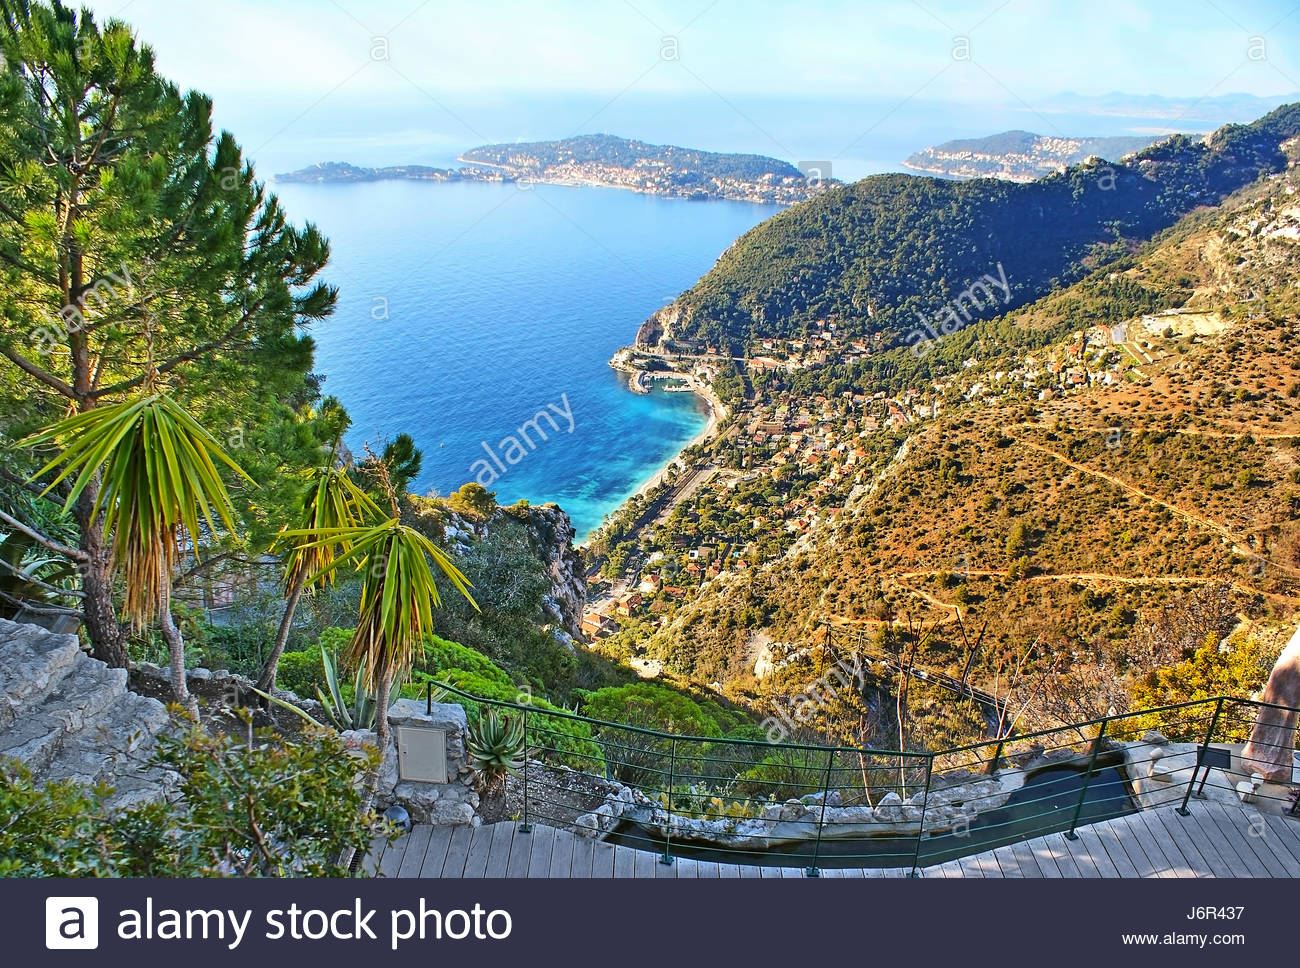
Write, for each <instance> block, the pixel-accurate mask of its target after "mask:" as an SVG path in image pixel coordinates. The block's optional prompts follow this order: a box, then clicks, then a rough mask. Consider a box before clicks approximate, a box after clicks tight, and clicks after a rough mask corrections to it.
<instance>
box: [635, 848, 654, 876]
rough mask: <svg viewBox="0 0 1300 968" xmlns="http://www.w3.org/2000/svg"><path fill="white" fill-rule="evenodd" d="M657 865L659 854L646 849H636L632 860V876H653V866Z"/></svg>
mask: <svg viewBox="0 0 1300 968" xmlns="http://www.w3.org/2000/svg"><path fill="white" fill-rule="evenodd" d="M658 865H659V855H658V854H652V853H650V851H648V850H638V851H637V852H636V857H635V858H633V861H632V876H633V877H636V878H647V879H649V878H653V877H654V876H655V867H657V866H658Z"/></svg>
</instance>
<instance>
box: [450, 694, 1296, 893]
mask: <svg viewBox="0 0 1300 968" xmlns="http://www.w3.org/2000/svg"><path fill="white" fill-rule="evenodd" d="M443 688H445V689H446V691H447V692H448V693H449V694H451V695H453V696H456V697H459V698H461V699H463V700H466V701H467V703H468V704H473V705H474V706H475V707H477V706H492V707H496V708H499V709H502V710H505V711H507V712H511V711H512V712H513V713H515V714H517V715H521V716H522V717H523V719H524V737H525V740H524V743H525V756H524V759H525V763H526V764H527V763H539V764H540V765H541V766H543V767H546V766H551V767H555V766H559V767H563V768H567V769H575V768H577V769H580V770H582V771H584V772H587V773H588V774H590V775H593V776H603V778H604V779H605V780H606V781H609V782H610V783H611V784H615V783H616V784H619V785H621V786H622V787H624V788H625V789H626V788H631V789H633V790H635V791H638V792H639V794H640V795H641V797H642V800H640V801H638V803H639V806H638V810H637V811H633V812H632V819H630V820H628V819H623V817H622V816H620V817H619V818H618V822H617V823H616V824H615V825H614V826H613V827H612V828H611V829H606V830H600V831H598V835H603V836H605V838H606V839H607V840H613V841H614V842H616V843H623V844H625V845H627V846H632V847H641V848H643V849H646V850H652V851H654V852H655V853H657V854H658V855H659V859H660V861H661V862H663V863H665V864H671V863H673V861H674V859H675V857H676V856H702V857H705V858H712V859H715V860H728V861H729V862H736V863H744V864H750V863H754V864H759V865H763V864H772V863H785V862H792V861H793V860H794V859H796V858H797V859H799V861H800V862H801V863H802V864H803V866H804V873H805V874H806V875H807V876H809V877H817V876H819V873H820V868H821V867H822V866H823V865H824V864H826V863H831V864H835V865H841V866H843V865H851V866H858V865H870V866H881V864H882V863H885V862H888V864H889V865H890V866H900V867H907V868H909V870H910V872H911V874H912V875H913V876H915V875H917V874H919V871H920V869H921V868H922V867H924V866H928V865H929V864H930V863H935V862H942V861H943V860H947V859H954V858H956V857H959V856H964V855H966V854H970V853H976V852H978V851H982V850H986V849H991V848H992V847H994V846H1000V845H1002V844H1007V843H1014V842H1017V841H1022V840H1028V839H1032V838H1034V837H1038V836H1042V835H1044V834H1048V833H1053V832H1063V833H1064V834H1065V836H1066V837H1070V838H1072V837H1074V836H1076V834H1075V831H1076V828H1078V827H1079V826H1086V825H1087V824H1089V823H1092V822H1095V821H1096V820H1097V819H1105V818H1108V817H1112V816H1120V815H1122V814H1124V813H1131V812H1134V811H1135V810H1137V809H1141V808H1142V807H1143V805H1144V802H1143V797H1142V796H1141V795H1138V794H1135V793H1130V787H1132V788H1133V789H1136V786H1137V784H1136V782H1135V778H1134V777H1132V776H1129V777H1127V779H1126V778H1125V776H1124V775H1123V773H1122V772H1120V771H1119V770H1118V767H1119V766H1121V765H1123V764H1125V763H1126V762H1127V761H1128V759H1127V758H1126V755H1125V752H1124V751H1125V750H1127V753H1128V755H1129V757H1134V756H1136V754H1137V753H1138V752H1145V751H1149V755H1150V756H1151V757H1152V760H1151V762H1152V763H1153V764H1154V762H1155V760H1154V757H1155V752H1154V751H1155V750H1156V749H1158V748H1159V747H1160V746H1161V745H1162V743H1160V742H1159V741H1158V740H1161V739H1164V738H1165V737H1166V736H1168V738H1169V741H1176V742H1181V743H1184V744H1192V745H1193V746H1194V754H1195V755H1194V768H1193V769H1192V771H1191V778H1190V781H1189V782H1187V784H1186V786H1185V787H1183V786H1181V785H1180V786H1179V787H1178V793H1179V798H1181V805H1180V806H1179V807H1178V812H1179V813H1181V814H1183V815H1184V816H1186V815H1187V813H1186V811H1188V810H1189V804H1190V803H1191V802H1192V801H1193V800H1194V799H1202V798H1205V797H1207V796H1210V797H1213V796H1214V795H1215V794H1219V795H1220V796H1221V797H1223V798H1226V797H1227V796H1230V795H1232V796H1235V795H1237V794H1239V793H1241V791H1240V790H1239V789H1238V786H1239V785H1238V786H1233V785H1232V783H1231V779H1230V777H1229V782H1228V783H1227V784H1225V783H1224V782H1223V778H1224V774H1223V773H1222V772H1221V771H1220V772H1217V773H1216V772H1215V770H1214V769H1213V768H1212V764H1213V763H1214V762H1222V756H1218V757H1217V758H1216V756H1212V755H1211V753H1212V751H1214V750H1215V744H1216V743H1218V744H1220V745H1222V744H1224V743H1240V742H1243V741H1244V739H1245V738H1246V736H1247V735H1248V733H1249V728H1250V727H1251V726H1253V724H1254V721H1255V714H1256V713H1257V712H1258V710H1260V709H1264V708H1268V709H1276V710H1282V711H1287V712H1297V713H1300V710H1297V709H1294V708H1292V707H1288V706H1283V705H1279V704H1276V703H1268V702H1264V701H1262V700H1253V699H1250V700H1248V699H1239V698H1235V697H1227V696H1217V697H1212V698H1207V699H1199V700H1189V701H1187V702H1181V703H1173V704H1170V705H1167V706H1161V707H1157V708H1154V709H1144V710H1139V711H1136V712H1131V713H1123V714H1118V715H1107V716H1102V717H1098V718H1095V719H1090V720H1085V721H1082V722H1077V723H1065V724H1062V725H1060V726H1057V727H1051V728H1046V729H1040V730H1035V731H1033V732H1029V733H1021V734H1016V735H1012V736H999V737H992V738H989V739H983V740H980V741H978V742H975V743H969V744H965V745H962V746H958V747H954V748H952V749H947V750H941V751H933V752H931V751H917V750H893V749H870V748H863V747H852V746H836V745H810V744H800V743H792V742H777V743H771V742H767V741H766V740H760V739H743V738H731V737H710V736H691V735H684V734H674V733H667V732H662V731H659V730H654V729H650V728H647V727H642V726H629V725H625V724H621V723H613V722H608V721H603V720H597V719H592V718H589V717H585V716H581V715H579V714H577V713H573V712H569V711H567V710H558V709H540V708H538V707H535V706H532V705H529V704H527V703H519V702H511V701H508V700H499V699H485V698H483V697H480V696H475V695H473V694H471V693H467V692H465V691H463V690H460V689H458V688H456V687H454V686H449V685H444V686H443ZM561 724H567V726H568V729H565V728H563V727H562V726H561ZM1153 729H1154V730H1157V731H1158V732H1159V733H1160V736H1159V737H1157V739H1156V740H1148V739H1147V736H1148V735H1149V733H1148V731H1149V730H1153ZM1116 744H1124V745H1123V747H1121V746H1119V745H1116ZM1256 745H1257V746H1258V747H1259V748H1261V749H1264V748H1273V747H1269V746H1268V745H1267V744H1256ZM1223 752H1224V751H1222V750H1219V751H1218V753H1220V754H1221V753H1223ZM1180 769H1185V767H1180ZM1111 771H1114V772H1113V773H1112V772H1111ZM1232 772H1235V773H1237V774H1240V773H1241V772H1242V771H1241V770H1240V769H1238V770H1234V771H1232ZM533 773H534V771H533V770H530V769H528V768H527V767H526V768H525V769H524V771H523V777H522V787H523V791H522V792H523V801H522V804H521V810H520V812H519V815H518V817H517V819H518V821H519V823H520V826H519V830H520V832H521V833H527V832H528V831H529V830H530V829H531V825H532V824H533V823H534V822H539V821H540V822H543V823H548V824H553V825H556V826H570V827H572V826H573V823H574V819H573V816H572V814H573V812H574V809H575V808H574V807H573V805H572V803H569V802H567V801H565V799H564V798H563V797H562V796H561V795H560V793H561V792H562V791H561V788H560V787H559V786H557V785H556V784H555V783H553V782H548V781H547V779H546V776H547V774H546V773H545V772H544V771H539V772H537V773H536V775H533ZM1049 774H1050V776H1049ZM1058 774H1059V776H1058ZM1035 777H1038V778H1043V777H1047V779H1043V780H1042V783H1041V784H1040V785H1038V786H1035V785H1034V784H1031V783H1030V782H1029V781H1030V780H1031V779H1033V778H1035ZM1053 784H1064V785H1063V786H1053ZM1206 790H1209V791H1210V793H1209V794H1208V795H1207V793H1206ZM965 794H969V795H968V796H967V795H965ZM612 795H613V794H610V796H612ZM1243 798H1245V795H1244V794H1243ZM1250 799H1255V800H1258V801H1263V802H1278V803H1282V804H1283V806H1286V807H1290V806H1291V805H1292V803H1293V802H1300V801H1297V798H1296V797H1295V796H1294V794H1292V793H1283V794H1281V795H1279V794H1277V793H1269V792H1265V791H1262V790H1254V791H1253V793H1251V794H1250ZM1167 802H1169V798H1168V797H1166V798H1165V799H1161V800H1159V803H1160V804H1161V805H1163V804H1165V803H1167ZM1172 802H1173V803H1177V802H1178V799H1173V800H1172ZM863 807H866V808H870V817H871V819H870V820H864V819H862V817H863V816H864V814H863V813H862V811H861V810H860V809H859V810H858V811H857V812H852V811H853V809H854V808H863ZM882 808H887V809H882ZM1284 812H1285V811H1284ZM850 814H851V816H850ZM747 822H752V824H751V828H746V829H752V830H771V831H772V833H771V834H770V835H762V834H759V833H753V834H751V835H750V836H748V839H744V838H733V839H732V840H731V841H728V840H727V839H726V837H716V836H715V837H712V839H710V838H708V837H705V836H703V834H702V831H703V830H705V829H706V828H708V829H713V828H720V829H722V830H723V831H724V832H725V830H727V829H731V830H733V831H738V830H740V829H741V828H742V827H744V825H745V824H746V823H747ZM764 824H766V826H764ZM962 830H964V831H965V832H964V833H959V831H962ZM777 831H780V834H779V835H778V833H777ZM795 832H798V836H794V833H795ZM963 838H964V840H963ZM736 858H750V860H746V861H741V860H737V859H736ZM804 862H806V863H804Z"/></svg>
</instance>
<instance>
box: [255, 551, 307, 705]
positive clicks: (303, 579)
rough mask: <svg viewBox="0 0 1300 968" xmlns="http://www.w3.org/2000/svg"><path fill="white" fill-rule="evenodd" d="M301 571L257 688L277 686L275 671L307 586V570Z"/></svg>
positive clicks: (264, 688) (295, 580) (291, 592)
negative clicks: (294, 615)
mask: <svg viewBox="0 0 1300 968" xmlns="http://www.w3.org/2000/svg"><path fill="white" fill-rule="evenodd" d="M299 571H300V572H301V573H300V574H299V575H298V577H297V578H295V579H294V582H293V586H292V587H291V588H290V589H289V598H288V600H287V601H286V602H285V605H284V617H283V618H281V619H280V630H279V631H278V632H276V634H275V645H274V646H273V647H272V648H271V655H270V657H269V658H268V659H267V660H266V665H265V666H263V667H262V674H261V675H260V676H259V677H258V679H257V688H258V689H261V690H262V691H263V692H270V691H271V690H272V689H274V688H275V673H276V670H277V669H278V668H279V666H280V656H282V655H284V646H285V644H286V643H287V642H288V641H289V631H290V630H291V629H292V628H293V613H294V612H295V611H296V610H297V608H298V599H299V598H301V597H302V590H303V589H304V588H305V587H306V586H307V570H306V569H305V568H303V569H299Z"/></svg>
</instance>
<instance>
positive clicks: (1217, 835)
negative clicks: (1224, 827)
mask: <svg viewBox="0 0 1300 968" xmlns="http://www.w3.org/2000/svg"><path fill="white" fill-rule="evenodd" d="M1208 806H1209V804H1208V803H1206V802H1205V801H1202V802H1200V803H1197V804H1196V805H1194V806H1193V807H1191V808H1190V809H1191V811H1192V815H1191V816H1190V817H1188V818H1187V822H1188V823H1189V824H1195V825H1196V826H1197V828H1198V829H1199V830H1200V831H1201V837H1202V838H1203V839H1202V840H1201V841H1199V843H1201V844H1203V845H1204V846H1208V847H1211V848H1213V849H1214V850H1216V851H1218V854H1219V857H1221V858H1222V859H1223V862H1224V863H1225V864H1226V865H1227V867H1228V870H1229V871H1230V872H1231V875H1230V876H1232V877H1258V876H1260V875H1259V874H1257V873H1256V870H1261V871H1264V875H1265V876H1267V869H1266V868H1264V867H1263V865H1262V864H1260V863H1259V861H1258V859H1253V858H1254V854H1253V853H1251V857H1252V859H1253V862H1250V861H1247V859H1246V857H1245V856H1244V855H1243V853H1242V845H1240V844H1237V843H1233V842H1231V841H1230V840H1229V839H1228V838H1226V837H1225V836H1224V834H1223V832H1222V831H1220V830H1219V825H1218V824H1217V823H1215V822H1214V819H1213V817H1211V815H1210V812H1209V811H1208V810H1207V809H1206V807H1208Z"/></svg>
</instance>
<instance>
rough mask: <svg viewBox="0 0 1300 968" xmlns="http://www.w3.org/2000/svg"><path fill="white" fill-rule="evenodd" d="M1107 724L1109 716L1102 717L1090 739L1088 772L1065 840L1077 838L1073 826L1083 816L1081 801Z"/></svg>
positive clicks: (1095, 762) (1085, 793)
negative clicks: (1090, 750) (1094, 734)
mask: <svg viewBox="0 0 1300 968" xmlns="http://www.w3.org/2000/svg"><path fill="white" fill-rule="evenodd" d="M1109 725H1110V718H1109V717H1107V718H1106V719H1103V720H1102V721H1101V729H1099V730H1098V731H1097V738H1096V739H1095V740H1093V741H1092V755H1091V756H1089V757H1088V772H1087V773H1085V774H1084V775H1083V786H1082V787H1081V788H1080V790H1079V802H1078V804H1077V805H1076V806H1075V808H1074V817H1073V819H1071V820H1070V829H1069V830H1067V831H1066V832H1065V839H1066V840H1078V839H1079V835H1078V834H1076V833H1075V832H1074V828H1075V827H1077V826H1079V818H1080V817H1081V816H1083V803H1084V800H1085V799H1086V798H1087V796H1088V785H1089V784H1090V783H1092V770H1093V767H1095V766H1096V765H1097V754H1098V753H1100V752H1101V744H1102V741H1103V740H1104V739H1105V738H1106V727H1107V726H1109Z"/></svg>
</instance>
